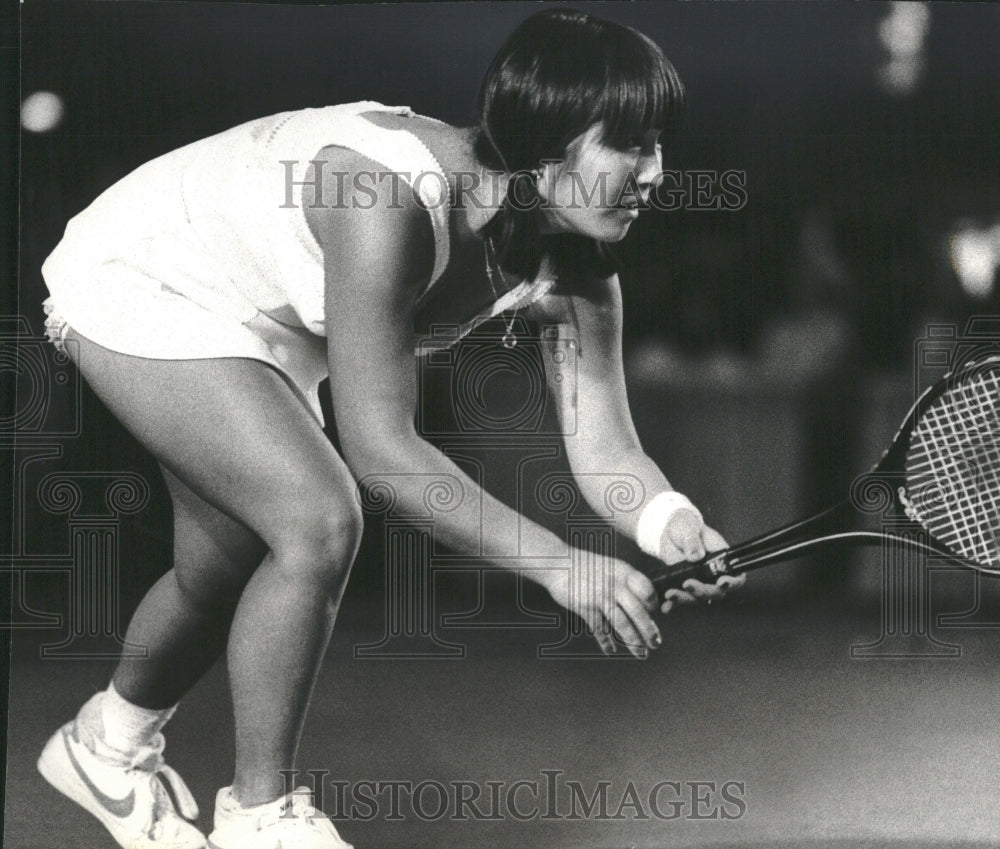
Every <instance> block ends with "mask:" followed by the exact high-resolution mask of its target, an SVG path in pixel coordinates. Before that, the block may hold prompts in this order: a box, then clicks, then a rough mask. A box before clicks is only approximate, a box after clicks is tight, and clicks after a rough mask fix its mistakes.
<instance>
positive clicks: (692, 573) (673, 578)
mask: <svg viewBox="0 0 1000 849" xmlns="http://www.w3.org/2000/svg"><path fill="white" fill-rule="evenodd" d="M727 554H728V552H726V551H716V552H713V553H712V554H709V555H707V556H705V557H703V558H702V559H701V560H682V561H681V562H680V563H674V564H673V565H671V566H667V565H663V566H661V567H660V568H658V569H656V570H655V571H654V572H653V573H652V574H650V576H649V579H650V580H651V581H652V582H653V586H654V587H656V591H657V592H660V593H662V592H663V591H664V590H669V589H674V588H680V587H681V585H682V584H683V583H684V582H685V581H687V580H688V579H690V578H694V579H695V580H696V581H701V582H702V583H703V584H714V583H715V582H716V581H717V580H718V579H719V578H720V577H721V576H722V575H730V574H733V573H732V572H731V571H730V566H729V562H728V557H727Z"/></svg>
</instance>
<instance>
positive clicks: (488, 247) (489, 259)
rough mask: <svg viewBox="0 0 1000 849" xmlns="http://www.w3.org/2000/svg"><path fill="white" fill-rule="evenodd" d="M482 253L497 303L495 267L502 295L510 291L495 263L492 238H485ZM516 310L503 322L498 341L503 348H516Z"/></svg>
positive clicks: (505, 279) (501, 270)
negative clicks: (501, 287) (502, 289)
mask: <svg viewBox="0 0 1000 849" xmlns="http://www.w3.org/2000/svg"><path fill="white" fill-rule="evenodd" d="M483 252H484V253H485V254H486V277H487V279H488V280H489V281H490V288H491V289H492V290H493V297H494V299H496V301H497V302H499V301H500V293H499V292H497V286H496V282H495V281H494V279H493V267H494V266H496V269H497V271H498V272H500V282H501V283H503V288H504V293H505V294H506V293H507V292H509V291H510V289H508V288H507V278H506V276H505V275H504V273H503V269H502V268H501V267H500V264H499V263H498V262H497V255H496V250H495V249H494V248H493V237H492V236H487V237H486V241H485V242H483ZM517 312H518V311H517V310H516V309H515V310H514V313H513V315H511V317H510V318H509V319H505V320H504V322H505V324H506V325H507V332H506V333H504V335H503V337H502V338H501V339H500V343H501V344H502V345H503V346H504V347H505V348H514V347H516V346H517V335H516V334H515V333H514V322H515V320H516V319H517Z"/></svg>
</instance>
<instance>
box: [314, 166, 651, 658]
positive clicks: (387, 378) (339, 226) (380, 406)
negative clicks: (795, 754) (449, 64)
mask: <svg viewBox="0 0 1000 849" xmlns="http://www.w3.org/2000/svg"><path fill="white" fill-rule="evenodd" d="M334 155H335V156H337V160H338V166H337V167H338V168H345V170H353V171H356V170H358V169H359V168H366V169H368V170H376V171H377V170H378V166H376V165H375V164H374V163H369V162H368V161H367V160H365V159H364V158H363V157H361V156H360V155H358V154H352V153H347V152H340V153H336V154H334ZM385 182H386V183H387V182H388V181H385ZM385 188H386V192H385V197H382V195H381V194H380V196H379V199H378V202H377V203H375V204H374V205H372V204H371V198H370V196H367V195H366V196H365V197H364V198H363V199H362V200H363V204H364V205H366V206H368V207H369V208H353V204H352V203H351V199H350V198H349V197H348V198H347V199H346V200H347V202H346V203H341V204H331V203H325V204H323V205H322V206H319V207H316V208H312V209H310V208H309V206H308V202H307V217H308V220H309V224H310V227H311V228H312V230H313V232H314V233H315V234H316V236H317V238H318V240H319V242H320V244H321V246H322V248H323V251H324V255H325V257H326V262H325V265H326V332H327V344H328V349H329V366H330V388H331V395H332V401H333V409H334V413H335V416H336V423H337V430H338V434H339V436H340V442H341V446H342V448H343V451H344V459H345V461H346V463H347V465H348V467H349V468H350V469H351V472H352V474H353V475H354V476H355V479H356V480H357V481H358V482H359V483H360V484H361V485H362V486H364V485H366V484H369V485H370V484H373V483H376V482H384V483H385V484H387V485H388V486H390V487H391V488H392V490H393V491H394V493H395V498H396V499H397V502H396V503H397V506H398V510H399V512H400V514H401V515H413V516H426V515H427V513H428V507H427V504H426V500H425V493H426V491H427V487H428V484H429V483H431V482H432V481H436V482H438V483H439V484H440V485H441V487H443V488H445V489H447V490H448V491H449V496H450V501H449V503H448V505H447V507H448V509H447V510H439V511H436V512H435V514H434V521H435V526H434V533H435V539H436V540H437V541H438V542H440V543H442V544H444V545H445V546H447V547H449V548H451V549H453V550H455V551H458V552H461V553H467V554H470V555H474V556H477V557H481V558H483V559H484V560H485V562H486V563H487V564H489V565H491V566H500V567H507V568H528V569H530V570H531V571H530V572H529V574H530V576H531V577H532V578H533V579H535V580H537V581H538V582H539V583H541V584H542V585H543V586H545V587H546V588H547V589H548V590H549V591H550V593H552V595H553V596H554V597H555V598H556V600H557V601H559V602H560V603H561V604H563V605H564V606H566V607H568V608H569V609H571V610H573V611H574V612H576V613H577V614H579V615H580V616H581V617H583V618H584V620H585V621H586V622H587V624H588V625H589V626H590V627H591V629H592V630H593V631H594V632H595V636H596V637H597V639H598V642H599V643H600V644H601V645H602V648H604V649H605V650H606V651H613V650H614V644H613V641H612V640H611V638H610V634H609V633H608V629H607V628H606V627H604V621H607V622H608V623H609V624H610V625H611V627H612V628H613V630H614V631H615V632H616V633H617V634H618V636H619V637H620V638H621V640H622V641H623V642H625V643H626V644H627V645H629V647H630V648H631V649H632V650H633V653H636V654H642V653H644V651H645V648H644V647H650V648H651V647H652V646H653V645H655V644H656V643H657V641H658V640H659V634H658V631H657V628H656V625H655V623H653V621H652V619H651V618H650V616H649V612H648V611H649V610H650V609H652V608H653V607H654V606H655V603H656V597H655V592H654V591H653V587H652V584H651V583H650V582H649V581H648V579H646V578H645V576H643V575H641V574H639V573H638V572H636V571H635V570H634V569H632V568H631V567H630V566H628V565H627V564H625V563H623V562H620V561H614V562H613V563H612V564H611V567H612V570H613V573H614V576H615V580H614V581H613V582H612V586H613V590H612V593H611V594H610V595H608V594H602V593H600V592H597V593H596V595H595V594H593V593H592V592H591V591H590V590H589V589H588V590H587V591H586V593H584V592H582V591H581V592H576V590H575V589H571V587H574V586H579V585H581V582H582V583H583V584H586V585H587V586H590V585H593V586H598V587H599V585H600V580H598V578H599V576H598V575H593V576H591V575H581V574H579V571H580V569H585V570H586V569H592V568H593V567H592V566H590V565H588V564H589V563H590V561H591V560H592V559H593V558H573V557H570V552H569V551H568V550H567V546H566V544H565V542H564V541H563V540H561V539H559V538H558V537H557V536H555V535H554V534H553V533H551V532H550V531H548V530H546V529H545V528H543V527H542V526H541V525H539V524H537V523H535V522H532V521H530V520H528V519H526V518H525V517H523V516H518V515H517V513H516V512H515V511H513V510H511V509H510V508H509V507H507V506H506V505H504V504H503V503H501V502H500V501H499V500H497V499H495V498H493V497H492V496H490V495H489V494H487V493H486V492H485V491H484V490H483V489H482V488H481V487H480V486H479V485H478V484H477V483H476V482H475V481H473V479H472V478H470V477H469V476H468V475H466V474H465V473H464V472H463V471H462V470H461V469H460V468H459V467H458V466H457V465H456V464H455V463H454V462H452V461H451V460H450V459H449V458H447V457H446V456H445V455H444V454H443V453H441V452H440V451H438V450H437V449H436V448H435V447H433V446H432V445H430V444H429V443H428V442H426V441H425V440H424V439H422V438H421V437H420V436H419V434H418V433H417V432H416V428H415V425H414V414H415V410H416V400H417V388H416V380H417V368H416V364H415V358H414V342H415V340H414V334H413V329H412V314H413V306H414V301H415V298H416V296H417V293H418V292H419V291H420V288H421V286H422V285H423V284H424V281H426V279H427V277H428V275H429V273H430V269H431V266H432V264H433V245H434V242H433V233H432V232H431V229H430V223H429V220H428V216H427V212H426V210H424V209H422V208H421V207H420V206H419V205H418V204H417V203H416V201H415V200H414V199H413V198H412V196H411V195H410V193H409V192H408V191H399V192H398V193H397V194H398V198H397V199H396V202H393V199H392V198H391V193H390V192H389V191H388V188H389V187H388V185H386V187H385ZM345 207H346V208H345ZM515 527H516V528H518V531H519V533H518V535H517V536H518V538H515V539H512V538H511V534H510V531H509V529H510V528H515ZM518 545H520V549H521V551H522V552H525V553H527V554H528V555H529V556H519V555H520V552H519V551H518ZM574 563H576V564H578V565H576V566H574V565H572V564H574ZM581 563H582V564H584V565H579V564H581ZM584 596H592V597H593V598H596V599H597V602H596V604H595V602H594V601H593V600H592V599H591V600H587V598H585V597H584ZM622 611H624V612H625V613H626V614H627V616H623V615H622Z"/></svg>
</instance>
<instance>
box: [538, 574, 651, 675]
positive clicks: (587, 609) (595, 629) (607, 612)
mask: <svg viewBox="0 0 1000 849" xmlns="http://www.w3.org/2000/svg"><path fill="white" fill-rule="evenodd" d="M546 573H547V574H546ZM543 574H546V578H545V580H544V584H545V587H546V589H548V591H549V593H550V594H551V595H552V597H553V598H554V599H555V600H556V602H558V603H559V604H560V605H562V606H563V607H565V608H566V609H567V610H569V611H570V612H572V613H575V614H576V615H577V616H579V617H580V618H581V619H582V620H583V621H584V622H586V623H587V627H588V628H589V629H590V631H591V633H592V634H593V635H594V638H595V639H596V640H597V644H598V645H599V646H600V647H601V651H603V652H604V653H605V654H614V653H615V652H616V651H618V645H617V644H618V643H621V644H622V645H624V646H625V647H626V648H627V649H628V650H629V651H630V652H631V653H632V654H633V655H635V657H637V658H640V659H645V658H646V657H647V655H648V654H649V650H650V649H654V648H656V647H657V646H659V645H660V644H661V642H662V641H663V640H662V637H661V636H660V629H659V628H657V627H656V623H655V622H654V621H653V618H652V616H651V613H652V612H653V611H654V610H656V600H657V598H656V589H655V588H654V587H653V584H652V582H651V581H650V580H649V578H647V577H646V576H645V575H643V574H642V572H639V571H638V570H637V569H634V568H633V567H631V566H630V565H629V564H628V563H626V562H624V561H623V560H616V559H614V558H595V557H592V556H589V555H586V554H581V556H579V557H574V558H573V566H572V567H571V568H570V569H547V570H545V572H544V573H543Z"/></svg>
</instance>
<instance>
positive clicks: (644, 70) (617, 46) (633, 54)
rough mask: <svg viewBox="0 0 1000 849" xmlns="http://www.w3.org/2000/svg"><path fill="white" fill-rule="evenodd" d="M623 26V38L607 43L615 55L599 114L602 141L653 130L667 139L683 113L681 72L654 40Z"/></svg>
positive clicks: (674, 129) (673, 132)
mask: <svg viewBox="0 0 1000 849" xmlns="http://www.w3.org/2000/svg"><path fill="white" fill-rule="evenodd" d="M622 30H623V31H622V32H621V36H622V38H621V40H620V42H619V43H611V44H609V45H608V47H609V48H611V50H609V53H612V55H609V56H608V60H609V61H607V64H606V76H605V81H606V82H605V86H604V90H603V92H602V93H601V95H600V104H601V109H600V113H599V116H598V120H600V121H601V122H602V123H603V125H604V131H603V139H602V140H603V141H605V142H607V143H613V142H614V141H615V140H616V139H622V138H627V137H630V136H636V135H643V134H644V133H646V132H648V131H649V130H654V129H655V130H660V131H661V132H662V133H663V137H664V140H668V139H670V138H672V137H673V136H674V135H675V134H676V133H677V132H678V131H679V130H680V125H681V122H682V120H683V117H684V87H683V85H682V84H681V81H680V77H679V76H678V75H677V72H676V71H675V70H674V67H673V65H671V64H670V62H669V61H667V59H666V57H664V55H663V53H662V52H661V51H660V48H659V47H657V46H656V44H654V43H653V42H652V41H650V40H649V39H647V38H646V37H645V36H644V35H642V34H641V33H637V32H635V31H634V30H629V29H625V28H624V27H623V28H622ZM615 41H618V40H617V39H616V40H615ZM625 41H627V42H628V43H621V42H625Z"/></svg>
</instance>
